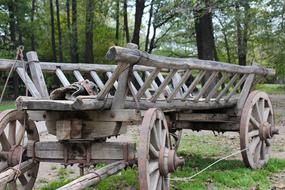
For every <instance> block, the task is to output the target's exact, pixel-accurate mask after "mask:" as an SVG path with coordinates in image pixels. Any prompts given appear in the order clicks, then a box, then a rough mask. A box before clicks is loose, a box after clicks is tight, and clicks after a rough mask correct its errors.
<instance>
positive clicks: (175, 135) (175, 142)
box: [169, 129, 182, 150]
mask: <svg viewBox="0 0 285 190" xmlns="http://www.w3.org/2000/svg"><path fill="white" fill-rule="evenodd" d="M169 134H170V142H171V144H172V147H173V148H175V149H176V150H178V148H179V145H180V140H181V138H182V129H181V130H175V131H173V132H170V133H169Z"/></svg>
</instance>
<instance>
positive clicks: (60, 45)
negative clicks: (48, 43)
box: [55, 0, 63, 63]
mask: <svg viewBox="0 0 285 190" xmlns="http://www.w3.org/2000/svg"><path fill="white" fill-rule="evenodd" d="M55 4H56V21H57V32H58V52H59V62H61V63H62V62H63V54H62V35H61V26H60V14H59V12H60V9H59V2H58V0H55Z"/></svg>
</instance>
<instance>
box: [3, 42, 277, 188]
mask: <svg viewBox="0 0 285 190" xmlns="http://www.w3.org/2000/svg"><path fill="white" fill-rule="evenodd" d="M106 57H107V58H108V59H110V60H115V61H116V62H117V65H99V64H71V63H68V64H67V63H46V62H39V60H38V57H37V55H36V53H35V52H29V53H27V58H28V62H27V64H28V68H29V73H30V74H28V73H27V72H26V71H25V69H24V68H23V66H22V64H21V63H17V64H16V66H15V71H16V72H17V73H18V74H19V76H20V77H21V79H22V80H23V81H24V82H25V84H26V86H27V88H28V90H29V92H30V94H31V95H32V97H19V98H18V99H17V101H16V103H17V110H9V111H4V112H2V113H1V114H0V142H1V152H0V158H1V160H2V161H1V162H0V171H2V173H1V174H0V181H1V180H2V182H3V181H4V182H6V183H7V182H8V185H7V186H10V187H11V188H10V189H16V182H17V181H18V182H17V184H18V185H20V187H21V188H23V189H32V187H33V185H34V182H35V180H36V176H37V172H38V167H39V163H40V162H57V163H61V164H64V165H70V164H79V165H80V167H86V166H89V165H92V164H97V163H114V162H115V164H113V165H111V166H112V167H111V168H113V170H111V171H113V173H115V172H116V171H118V170H119V169H122V168H124V167H126V166H127V165H128V164H133V163H136V162H137V164H138V171H139V179H140V180H139V182H140V189H142V190H149V189H169V182H170V178H169V176H170V173H172V172H173V171H175V170H176V169H177V167H178V166H180V165H182V164H183V162H184V160H183V159H182V158H179V157H178V156H177V155H176V149H177V148H178V146H179V142H180V138H181V132H182V129H191V130H197V131H199V130H212V131H218V132H226V131H235V132H239V133H240V147H241V149H242V150H243V149H245V151H243V152H242V157H243V161H244V164H245V166H247V167H251V168H253V169H256V168H261V167H263V166H264V165H265V164H266V163H267V162H268V159H269V156H270V149H271V147H272V141H271V138H272V137H273V135H274V134H276V133H278V130H277V129H276V128H275V126H274V114H273V109H272V105H271V102H270V99H269V97H268V95H267V94H266V93H264V92H260V91H251V90H252V87H253V86H254V84H255V83H256V81H258V78H262V77H265V76H272V75H274V74H275V71H274V70H273V69H266V68H263V67H260V66H257V65H253V66H239V65H234V64H227V63H221V62H216V61H206V60H198V59H191V58H189V59H180V58H170V57H162V56H155V55H150V54H147V53H145V52H142V51H139V50H138V49H137V46H136V45H134V44H128V47H127V48H122V47H117V46H115V47H111V48H110V49H109V51H108V53H107V55H106ZM0 63H1V64H0V70H7V69H9V68H11V65H12V61H9V60H0ZM46 73H52V74H54V73H55V74H56V76H57V77H58V79H59V81H60V82H61V84H62V86H65V87H66V86H69V85H70V82H69V80H68V79H67V78H68V77H66V75H68V73H69V79H70V75H74V76H75V78H76V80H78V81H83V80H84V78H89V77H92V79H93V81H94V82H95V83H96V85H97V86H98V87H99V89H100V91H99V93H98V94H97V95H93V96H78V97H76V98H75V100H51V99H49V93H48V91H47V88H46V83H45V80H44V75H46ZM83 76H84V77H83ZM36 121H45V123H46V126H47V129H48V132H49V133H50V134H53V135H56V137H57V140H58V141H56V142H40V141H39V135H38V132H37V128H36V125H35V122H36ZM17 122H19V123H20V124H21V125H17ZM128 125H139V126H140V134H139V146H138V148H137V151H136V147H135V144H133V143H124V142H108V141H106V138H108V137H111V136H117V135H120V134H123V133H125V131H126V129H127V126H128ZM25 137H26V138H27V139H28V140H23V139H24V138H25ZM23 142H24V143H23ZM12 167H14V169H8V170H7V168H12ZM15 168H18V169H19V171H18V172H15V170H16V169H15ZM114 168H115V169H114ZM9 172H10V173H9ZM113 173H112V172H110V171H109V173H108V172H106V171H105V170H104V172H103V174H104V175H103V174H101V173H100V174H99V173H96V175H95V174H94V173H93V178H97V179H98V180H97V181H100V180H102V179H103V178H104V177H106V176H108V175H109V174H113ZM12 174H13V175H12ZM15 174H17V175H16V176H17V178H14V176H15ZM97 174H98V175H97ZM107 174H108V175H107ZM3 175H4V177H3ZM5 175H6V178H5ZM94 175H95V176H94ZM7 176H8V177H7ZM1 177H2V178H1ZM4 178H5V179H6V181H5V180H3V179H4ZM0 184H1V183H0ZM3 184H4V183H3ZM75 184H76V183H75ZM73 185H74V184H73ZM68 187H69V189H73V188H71V186H68ZM73 187H74V189H81V188H80V187H75V186H73ZM62 189H64V188H62ZM66 189H67V188H66Z"/></svg>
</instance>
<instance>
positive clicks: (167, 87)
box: [157, 69, 177, 94]
mask: <svg viewBox="0 0 285 190" xmlns="http://www.w3.org/2000/svg"><path fill="white" fill-rule="evenodd" d="M175 70H176V69H175ZM176 71H177V70H176ZM175 73H176V72H175ZM172 77H173V76H172ZM172 77H171V78H172ZM157 78H158V79H159V80H160V82H161V83H163V82H164V80H165V79H164V77H163V75H162V74H161V73H160V72H159V73H158V74H157ZM171 78H170V80H171ZM170 80H169V82H170ZM165 90H166V92H167V93H168V94H170V93H171V90H170V88H169V86H168V84H167V85H166V86H165Z"/></svg>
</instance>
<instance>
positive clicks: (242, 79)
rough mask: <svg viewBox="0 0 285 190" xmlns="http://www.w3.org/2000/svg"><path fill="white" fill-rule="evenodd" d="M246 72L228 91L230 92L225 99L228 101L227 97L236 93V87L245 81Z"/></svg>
mask: <svg viewBox="0 0 285 190" xmlns="http://www.w3.org/2000/svg"><path fill="white" fill-rule="evenodd" d="M247 76H248V74H245V75H243V76H242V77H241V79H240V80H239V81H238V83H237V84H236V85H235V87H234V88H233V90H232V91H231V92H230V94H228V95H227V96H226V97H225V101H229V99H230V98H231V97H232V96H233V95H234V93H236V91H237V90H238V88H239V87H240V86H241V85H242V84H243V82H244V81H245V79H246V78H247Z"/></svg>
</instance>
